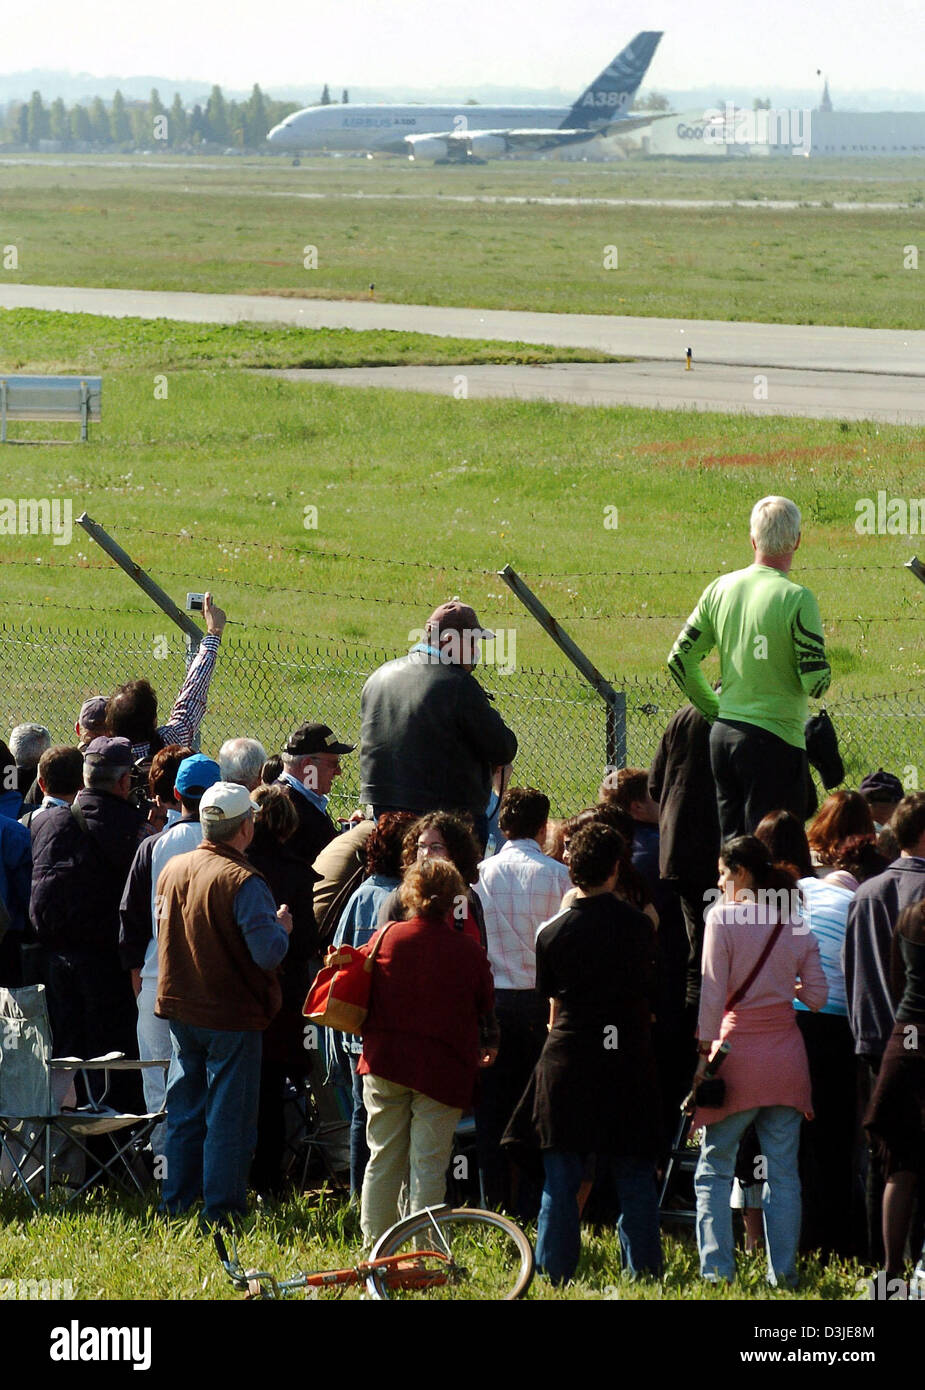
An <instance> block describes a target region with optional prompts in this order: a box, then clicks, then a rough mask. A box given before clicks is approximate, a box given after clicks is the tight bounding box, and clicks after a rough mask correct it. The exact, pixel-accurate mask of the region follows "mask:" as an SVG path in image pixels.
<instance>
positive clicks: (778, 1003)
mask: <svg viewBox="0 0 925 1390" xmlns="http://www.w3.org/2000/svg"><path fill="white" fill-rule="evenodd" d="M777 920H778V917H777V911H776V908H775V907H774V906H765V905H763V904H761V903H717V904H716V906H714V907H712V908H711V909H710V912H709V913H708V915H707V923H706V933H705V935H704V942H703V984H702V987H701V992H700V1016H699V1020H698V1025H697V1036H698V1037H699V1038H711V1039H714V1040H717V1039H723V1040H726V1041H728V1042H729V1044H730V1052H729V1054H728V1056H727V1057H726V1060H725V1062H724V1063H723V1066H722V1070H721V1072H720V1075H721V1076H722V1077H723V1079H724V1080H725V1082H726V1100H725V1104H724V1105H723V1106H722V1108H719V1109H706V1110H698V1111H697V1113H696V1114H695V1115H694V1118H693V1127H694V1128H695V1129H696V1128H697V1127H698V1126H700V1125H705V1124H712V1123H714V1122H715V1121H716V1120H721V1119H724V1118H725V1117H726V1116H727V1115H734V1114H736V1113H737V1112H738V1111H741V1110H751V1109H752V1108H754V1107H757V1106H763V1105H790V1106H793V1107H794V1108H795V1109H797V1110H800V1111H802V1112H803V1114H805V1115H806V1116H808V1117H810V1118H811V1117H812V1093H811V1090H810V1082H809V1066H808V1064H807V1061H806V1049H805V1048H804V1046H803V1039H802V1037H801V1035H800V1031H799V1028H798V1027H797V1022H796V1015H795V1013H794V1009H793V999H794V996H795V995H796V997H797V998H799V999H801V1000H802V1001H803V1003H804V1004H806V1006H807V1007H808V1008H810V1009H819V1008H821V1007H822V1005H823V1004H824V1003H825V1001H826V998H827V996H828V986H827V984H826V979H825V975H824V973H823V970H822V964H821V962H820V959H819V947H818V945H817V944H816V938H815V937H814V936H813V934H812V932H811V931H810V930H809V926H808V925H807V924H806V923H804V922H803V921H802V920H801V919H800V918H799V917H794V918H791V917H790V916H789V915H787V914H786V913H785V915H784V921H785V926H784V929H783V931H782V932H781V933H780V935H779V937H778V938H777V941H776V942H775V944H774V948H773V950H772V951H771V954H770V955H769V956H768V959H767V960H766V961H765V963H764V965H763V967H762V969H761V973H760V974H759V975H758V977H757V979H756V980H755V981H754V982H753V984H752V985H751V986H750V987H749V990H748V992H747V994H746V995H745V997H744V998H743V999H742V1000H740V1001H739V1003H738V1004H737V1005H736V1008H735V1011H734V1012H727V1011H726V1001H727V999H729V998H730V997H731V996H732V995H733V994H734V993H735V991H736V990H737V989H738V988H739V986H740V985H741V984H744V982H745V980H746V979H747V977H748V974H749V972H750V971H751V969H752V967H753V966H754V965H755V963H756V961H757V960H758V957H759V956H760V955H761V952H762V950H763V948H764V945H765V943H766V941H767V940H768V937H769V936H770V935H771V933H772V932H773V930H774V927H775V925H776V923H777ZM798 982H799V986H800V987H799V989H797V984H798Z"/></svg>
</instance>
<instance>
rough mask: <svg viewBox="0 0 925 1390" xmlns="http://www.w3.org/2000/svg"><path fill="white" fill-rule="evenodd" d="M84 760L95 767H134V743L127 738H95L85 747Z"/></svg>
mask: <svg viewBox="0 0 925 1390" xmlns="http://www.w3.org/2000/svg"><path fill="white" fill-rule="evenodd" d="M84 762H88V763H91V764H92V765H93V766H95V767H132V766H133V764H134V762H135V759H134V758H133V757H132V745H131V744H130V743H129V741H128V739H127V738H95V739H94V740H93V742H92V743H88V744H87V746H86V748H85V749H84Z"/></svg>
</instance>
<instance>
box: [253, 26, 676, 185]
mask: <svg viewBox="0 0 925 1390" xmlns="http://www.w3.org/2000/svg"><path fill="white" fill-rule="evenodd" d="M661 37H662V34H661V32H660V31H659V32H654V31H652V30H645V31H643V32H642V33H639V34H637V35H636V37H635V38H634V39H633V41H632V42H631V43H628V44H627V46H626V47H625V48H624V49H623V51H622V52H621V53H618V54H617V56H616V58H614V60H613V62H612V63H610V64H609V65H608V66H607V67H606V68H605V69H604V71H603V72H602V73H601V74H600V75H599V76H598V77H596V78H595V79H594V81H593V82H592V83H591V85H590V87H588V88H587V90H586V91H584V92H582V94H581V96H580V97H579V98H578V100H577V101H576V102H575V104H574V106H571V107H564V106H464V107H462V108H460V107H458V106H413V105H407V106H399V105H393V104H380V105H367V106H363V105H331V106H307V107H305V108H304V109H303V110H301V111H295V112H293V114H292V115H291V116H287V117H286V119H285V120H284V121H281V122H280V124H279V125H277V126H274V127H273V129H272V130H271V131H270V132H269V134H268V135H267V141H268V142H269V144H271V145H276V146H277V147H282V148H288V149H293V150H349V151H364V150H365V151H367V152H368V153H370V154H371V153H373V152H382V153H386V154H406V155H407V156H408V157H409V159H412V160H415V159H433V160H437V161H440V162H442V163H457V162H459V163H463V162H465V161H467V160H471V161H481V159H482V158H483V157H484V156H486V155H487V156H492V155H500V154H509V153H511V152H516V151H520V150H533V151H538V150H551V149H555V148H556V147H557V146H560V145H572V144H578V143H581V142H582V141H585V140H592V139H594V138H595V137H596V136H600V135H605V134H608V133H610V131H611V128H612V127H619V130H620V131H621V132H624V131H626V132H628V131H630V130H636V129H638V128H639V127H641V126H646V125H651V124H652V120H653V116H652V114H651V112H650V113H649V114H648V115H644V116H630V115H629V109H630V107H631V106H632V103H633V98H634V97H635V95H636V92H637V91H638V90H639V86H640V84H641V82H642V79H643V78H644V77H645V75H646V70H647V69H648V67H649V64H650V63H651V61H652V58H653V56H654V54H655V50H656V48H657V47H658V43H659V40H660V39H661Z"/></svg>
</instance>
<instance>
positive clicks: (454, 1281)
mask: <svg viewBox="0 0 925 1390" xmlns="http://www.w3.org/2000/svg"><path fill="white" fill-rule="evenodd" d="M428 1250H429V1251H433V1252H435V1254H436V1255H437V1256H442V1258H441V1259H434V1258H433V1257H431V1258H430V1259H428V1258H427V1257H425V1256H423V1255H422V1252H423V1251H428ZM387 1255H407V1256H408V1259H409V1269H410V1270H412V1271H413V1273H412V1275H411V1278H412V1279H414V1278H415V1277H416V1278H417V1286H416V1287H408V1286H407V1285H406V1286H404V1287H403V1286H402V1276H401V1273H400V1272H397V1273H396V1272H394V1271H392V1272H389V1273H386V1272H383V1271H377V1270H373V1271H372V1272H371V1273H370V1274H369V1275H368V1276H367V1280H366V1288H367V1292H368V1293H369V1295H370V1297H371V1298H379V1299H395V1298H444V1299H452V1300H454V1301H455V1300H457V1299H483V1300H486V1299H505V1300H506V1299H515V1298H523V1296H524V1294H525V1293H526V1292H527V1289H528V1288H529V1287H530V1281H531V1280H532V1278H533V1246H532V1245H531V1244H530V1242H529V1240H528V1239H527V1237H526V1236H525V1235H524V1233H523V1231H522V1230H521V1229H520V1227H519V1226H517V1225H515V1224H514V1222H513V1221H509V1220H508V1218H507V1217H506V1216H499V1215H498V1214H497V1213H496V1212H493V1211H479V1210H478V1209H477V1208H474V1207H447V1206H444V1207H429V1208H427V1209H426V1210H424V1211H419V1212H416V1213H415V1214H414V1215H413V1216H408V1217H405V1219H404V1220H403V1221H399V1222H398V1224H397V1225H395V1226H392V1227H391V1229H390V1230H388V1231H386V1232H385V1234H384V1235H382V1236H380V1237H379V1240H378V1241H377V1242H376V1246H375V1248H374V1250H373V1252H372V1255H371V1256H370V1259H371V1260H376V1259H382V1258H384V1257H385V1256H387ZM417 1255H421V1263H420V1266H417V1265H416V1261H415V1256H417ZM422 1269H423V1270H426V1271H430V1272H431V1274H432V1278H430V1279H428V1278H427V1277H426V1275H425V1276H423V1277H422V1275H421V1273H420V1270H422ZM409 1282H410V1280H409Z"/></svg>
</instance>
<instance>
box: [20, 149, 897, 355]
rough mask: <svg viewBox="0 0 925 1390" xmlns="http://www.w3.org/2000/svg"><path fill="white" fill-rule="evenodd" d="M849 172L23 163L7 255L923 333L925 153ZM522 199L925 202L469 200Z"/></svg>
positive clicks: (81, 265)
mask: <svg viewBox="0 0 925 1390" xmlns="http://www.w3.org/2000/svg"><path fill="white" fill-rule="evenodd" d="M848 163H849V162H848V161H822V162H821V163H820V164H819V165H818V166H817V165H816V162H815V161H812V162H809V161H802V160H790V161H786V162H784V161H777V160H766V161H748V162H747V167H746V162H744V161H743V162H739V161H731V162H730V167H729V168H726V166H725V165H724V166H723V167H722V168H721V169H717V168H716V167H715V166H713V165H712V164H711V163H710V162H709V161H703V162H700V161H698V162H695V165H694V167H692V168H689V167H687V166H686V163H685V161H680V160H679V161H666V160H661V161H658V160H654V161H642V162H640V163H634V162H626V163H623V164H619V165H617V166H615V167H610V168H600V167H594V166H582V165H561V164H559V165H552V164H547V163H541V164H532V163H526V164H519V165H512V164H510V163H507V162H503V163H501V164H492V165H487V166H484V167H477V168H471V169H470V168H462V169H433V168H424V167H417V166H414V167H409V166H408V165H407V163H406V162H405V163H403V162H402V161H400V160H399V161H394V162H390V163H388V164H386V163H382V162H379V161H372V162H369V161H365V160H363V161H357V160H349V161H345V160H315V161H314V162H312V163H311V164H309V165H303V166H302V167H300V168H299V169H293V168H292V167H291V166H289V165H285V164H281V163H278V162H276V161H272V162H271V161H268V160H256V161H232V160H227V161H224V162H222V163H218V164H216V163H211V164H205V163H204V164H203V165H199V164H198V163H196V162H195V161H189V160H187V161H185V162H183V161H181V162H174V161H169V160H166V159H165V160H161V159H155V158H152V159H151V160H149V161H144V160H136V161H134V163H133V164H132V165H131V167H129V168H126V167H123V166H124V161H119V160H106V159H99V160H96V161H82V162H80V163H77V164H68V162H67V161H58V162H56V163H45V164H43V163H41V162H36V163H18V162H14V163H11V164H8V165H6V166H4V167H0V193H2V204H0V209H2V210H0V246H15V247H16V248H17V260H18V268H15V269H14V268H7V269H4V270H2V271H0V275H2V276H3V278H4V279H7V280H10V281H12V282H19V281H21V282H26V283H42V284H65V285H95V286H119V287H125V288H133V289H174V290H206V291H225V292H230V291H234V292H238V293H287V294H299V295H306V296H309V297H311V296H320V297H323V298H338V297H345V296H346V297H364V298H365V297H366V296H367V295H368V286H369V285H370V284H371V283H372V284H375V286H376V290H375V293H376V297H377V298H379V299H383V300H389V301H395V302H403V303H429V304H441V305H480V306H483V307H487V308H508V309H514V308H517V309H534V310H549V311H555V312H565V311H571V312H587V313H612V314H631V315H657V316H658V315H661V316H677V317H689V318H708V319H747V320H758V321H766V322H788V323H792V322H795V323H820V324H854V325H861V326H872V327H879V328H884V327H893V328H904V327H906V328H915V327H919V326H921V323H922V321H923V308H925V292H923V282H922V277H921V275H920V274H919V275H917V274H916V273H915V272H912V271H909V270H907V269H905V268H904V256H905V253H904V249H903V248H904V247H906V246H908V245H910V244H912V245H916V244H920V243H921V240H922V236H923V229H925V202H923V201H921V196H922V195H921V180H920V179H919V180H918V181H917V178H916V167H917V166H918V168H921V162H919V161H911V160H910V161H905V160H897V161H887V162H886V163H885V166H884V168H882V169H881V168H880V167H879V166H877V167H876V168H874V167H871V168H869V169H868V168H865V169H859V170H855V169H854V168H853V166H852V167H850V168H848V169H846V168H845V165H846V164H848ZM782 165H783V167H781V166H782ZM87 166H89V167H87ZM765 166H766V167H765ZM794 166H796V167H794ZM358 193H359V194H361V195H363V196H361V197H359V198H358V197H357V196H356V195H357V194H358ZM506 195H514V196H519V197H532V198H540V197H548V196H559V197H562V198H570V197H576V196H580V197H584V198H591V197H636V196H644V197H650V198H653V197H654V198H658V197H665V198H675V197H687V198H710V197H721V198H724V197H725V198H744V199H746V200H747V201H749V202H751V203H754V204H758V203H760V201H761V199H762V197H766V196H771V197H781V196H784V197H790V198H795V199H796V200H797V201H804V202H806V201H811V200H813V199H816V200H821V201H823V202H825V203H831V202H834V201H839V200H842V199H843V200H849V201H850V200H852V199H854V200H866V199H867V198H870V200H872V201H874V202H876V201H882V202H886V201H890V202H900V203H906V204H907V206H905V207H904V208H903V210H901V211H888V210H883V211H879V210H877V211H851V212H840V211H835V210H834V209H833V208H831V207H828V206H823V207H818V208H809V207H798V208H795V209H793V210H789V211H780V210H772V209H768V208H761V207H759V206H755V207H754V209H753V210H752V209H751V208H719V209H709V208H707V209H698V208H686V209H672V210H671V211H670V214H669V213H667V212H666V210H665V209H662V208H658V207H642V208H641V207H610V208H608V207H600V206H595V205H594V204H592V203H587V202H586V203H584V204H582V205H581V206H576V205H571V204H562V205H557V206H551V205H545V204H540V203H530V204H524V203H519V204H504V203H485V202H479V201H473V202H460V201H451V199H453V198H460V197H462V198H467V197H471V198H473V199H480V198H481V199H484V198H491V197H497V196H506ZM364 198H365V201H364ZM307 246H312V247H315V248H317V267H316V268H314V269H305V268H304V265H303V259H304V257H305V255H306V251H305V248H306V247H307ZM609 246H616V247H617V250H618V261H619V269H616V270H610V269H605V268H604V259H605V248H606V247H609Z"/></svg>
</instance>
